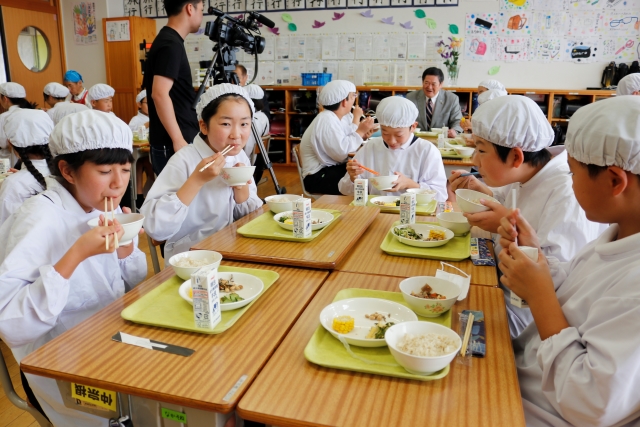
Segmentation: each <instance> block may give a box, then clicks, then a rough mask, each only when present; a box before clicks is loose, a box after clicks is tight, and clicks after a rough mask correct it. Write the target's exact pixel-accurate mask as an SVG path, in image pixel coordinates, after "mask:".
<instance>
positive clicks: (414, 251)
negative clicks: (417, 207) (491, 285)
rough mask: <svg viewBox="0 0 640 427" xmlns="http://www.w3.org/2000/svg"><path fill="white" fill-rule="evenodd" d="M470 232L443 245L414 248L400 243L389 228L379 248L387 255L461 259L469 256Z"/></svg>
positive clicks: (395, 223) (448, 259)
mask: <svg viewBox="0 0 640 427" xmlns="http://www.w3.org/2000/svg"><path fill="white" fill-rule="evenodd" d="M398 224H400V221H396V222H394V223H393V226H394V227H395V226H396V225H398ZM416 224H428V225H437V224H436V223H433V222H416ZM470 244H471V233H467V234H466V235H465V236H462V237H454V238H453V239H451V240H449V243H447V244H446V245H444V246H438V247H436V248H416V247H415V246H409V245H405V244H404V243H400V242H399V241H398V239H396V238H395V236H394V235H393V233H392V232H391V230H389V232H388V233H387V235H386V237H385V238H384V240H383V241H382V244H381V245H380V249H382V250H383V251H384V252H386V253H388V254H389V255H394V256H406V257H411V258H428V259H436V260H440V261H462V260H463V259H467V258H469V256H471V246H470Z"/></svg>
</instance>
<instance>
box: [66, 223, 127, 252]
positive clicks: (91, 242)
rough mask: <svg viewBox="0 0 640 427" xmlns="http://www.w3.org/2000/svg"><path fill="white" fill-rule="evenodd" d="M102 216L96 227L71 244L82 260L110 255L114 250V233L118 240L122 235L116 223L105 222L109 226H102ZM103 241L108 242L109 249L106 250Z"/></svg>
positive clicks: (121, 229)
mask: <svg viewBox="0 0 640 427" xmlns="http://www.w3.org/2000/svg"><path fill="white" fill-rule="evenodd" d="M104 221H105V219H104V215H100V220H99V221H98V224H99V225H98V226H97V227H95V228H92V229H91V230H89V231H87V232H86V233H84V234H83V235H82V236H80V238H79V239H78V240H76V242H75V243H74V244H73V249H74V251H76V253H78V254H82V255H83V257H82V259H87V258H90V257H92V256H94V255H101V254H110V253H113V252H114V251H115V250H116V245H115V239H114V237H113V234H114V233H118V239H120V238H121V237H122V236H123V235H124V229H123V228H122V226H121V225H120V224H119V223H118V222H117V221H116V223H115V224H112V222H111V221H109V220H108V221H107V222H108V223H109V224H108V225H104ZM105 240H108V242H109V249H107V247H106V244H105Z"/></svg>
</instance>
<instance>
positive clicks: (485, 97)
mask: <svg viewBox="0 0 640 427" xmlns="http://www.w3.org/2000/svg"><path fill="white" fill-rule="evenodd" d="M500 96H507V91H506V90H502V89H489V90H485V91H484V92H482V93H481V94H480V95H478V104H480V105H482V104H484V103H485V102H487V101H491V100H492V99H495V98H498V97H500Z"/></svg>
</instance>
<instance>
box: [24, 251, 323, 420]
mask: <svg viewBox="0 0 640 427" xmlns="http://www.w3.org/2000/svg"><path fill="white" fill-rule="evenodd" d="M223 265H225V266H239V267H249V268H259V269H269V270H274V271H276V272H278V273H279V274H280V278H279V279H278V281H276V283H274V284H273V286H272V287H271V288H270V289H269V290H268V291H267V292H266V293H265V294H264V295H263V296H262V297H261V298H260V299H259V300H258V301H256V303H255V304H254V305H253V306H252V307H251V309H250V310H249V311H248V312H247V313H246V314H245V315H244V316H243V317H242V318H240V320H238V322H237V323H236V324H235V325H234V326H233V327H231V329H229V330H228V331H225V332H223V333H222V334H219V335H204V334H198V333H190V332H185V331H178V330H172V329H164V328H159V327H153V326H145V325H140V324H135V323H131V322H128V321H125V320H124V319H122V318H121V317H120V312H121V311H122V310H123V309H124V308H125V307H127V306H129V305H130V304H131V303H133V302H134V301H136V300H138V299H139V298H140V297H141V296H143V295H144V294H146V293H147V292H149V291H150V290H151V289H153V288H155V287H156V286H157V285H159V284H160V283H163V282H164V281H166V280H168V279H169V278H171V277H172V276H173V274H174V273H173V269H172V268H171V267H169V268H167V269H166V270H164V271H163V272H162V273H160V274H157V275H155V276H154V277H152V278H151V279H149V280H147V281H145V282H144V283H142V284H140V285H139V286H137V287H136V288H135V289H134V290H132V291H131V292H129V293H128V294H126V295H125V296H124V297H123V298H121V299H119V300H118V301H115V302H114V303H113V304H111V305H109V306H108V307H106V308H105V309H103V310H102V311H100V312H99V313H97V314H96V315H95V316H93V317H91V318H89V319H88V320H86V321H84V322H83V323H81V324H80V325H78V326H77V327H75V328H73V329H71V330H69V331H67V332H65V333H64V334H62V335H61V336H59V337H57V338H56V339H54V340H53V341H51V342H49V343H47V344H45V345H44V346H43V347H41V348H40V349H38V350H36V351H35V352H33V353H32V354H30V355H29V356H27V357H26V358H25V359H23V360H22V364H21V367H22V369H23V370H24V371H25V372H28V373H30V374H34V375H41V376H44V377H50V378H55V379H59V380H63V381H70V382H78V383H81V384H84V385H90V386H94V387H100V388H105V389H107V390H113V391H119V392H121V393H125V394H132V395H135V396H141V397H145V398H148V399H152V400H157V401H161V402H167V403H173V404H176V405H184V406H186V407H190V408H196V409H203V410H208V411H216V412H221V413H228V412H230V411H232V410H233V409H234V408H235V406H236V404H237V402H238V401H239V400H240V398H241V397H242V395H243V394H244V393H245V391H246V390H247V388H248V387H249V385H250V384H251V383H252V381H253V379H254V378H255V376H256V375H257V374H258V372H260V370H261V369H262V367H263V366H264V364H265V363H266V362H267V360H268V359H269V357H271V355H272V354H273V352H274V351H275V350H276V348H277V347H278V345H279V344H280V342H281V341H282V340H283V339H284V337H285V335H286V333H287V332H288V331H289V329H290V328H291V325H292V324H293V323H294V322H295V321H296V319H297V318H298V316H299V315H300V313H302V311H303V310H304V308H305V307H306V306H307V304H308V303H309V302H310V301H311V299H312V298H313V296H314V295H315V293H316V292H317V290H318V289H319V288H320V285H321V284H322V283H323V281H324V280H325V279H326V278H327V276H328V273H327V272H323V271H316V270H302V269H296V268H287V267H278V266H264V265H256V264H245V263H238V262H223ZM176 302H177V303H184V302H182V301H181V300H180V298H179V297H177V289H176ZM118 331H122V332H126V333H128V334H132V335H136V336H140V337H146V338H150V339H153V340H158V341H162V342H166V343H169V344H175V345H179V346H183V347H187V348H191V349H194V350H196V352H195V353H194V354H193V355H192V356H190V357H181V356H176V355H172V354H167V353H163V352H160V351H149V350H147V349H144V348H140V347H135V346H131V345H126V344H122V343H119V342H115V341H112V340H111V337H112V336H113V335H114V334H115V333H116V332H118ZM242 375H247V379H246V380H245V381H244V383H243V384H242V385H241V386H240V387H239V388H238V390H237V391H236V392H235V394H233V395H232V396H231V397H229V398H228V400H224V399H223V398H225V395H226V394H227V393H228V392H229V391H230V390H231V388H232V387H233V386H234V385H235V384H236V382H237V381H238V380H239V379H240V377H241V376H242Z"/></svg>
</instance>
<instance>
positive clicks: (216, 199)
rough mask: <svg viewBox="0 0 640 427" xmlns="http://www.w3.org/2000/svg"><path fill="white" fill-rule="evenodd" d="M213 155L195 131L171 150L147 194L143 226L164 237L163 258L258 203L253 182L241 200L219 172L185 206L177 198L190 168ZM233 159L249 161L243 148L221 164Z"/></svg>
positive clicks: (227, 163)
mask: <svg viewBox="0 0 640 427" xmlns="http://www.w3.org/2000/svg"><path fill="white" fill-rule="evenodd" d="M213 155H214V152H213V150H212V149H211V147H209V145H208V144H207V143H206V142H204V141H203V140H202V138H201V137H200V135H197V136H196V137H195V139H194V140H193V144H191V145H189V146H187V147H185V148H183V149H181V150H180V151H178V152H177V153H176V154H174V155H173V156H172V157H171V159H169V162H168V163H167V166H166V167H165V168H164V169H163V170H162V173H161V174H160V176H158V178H157V179H156V181H155V182H154V183H153V186H152V187H151V189H150V190H149V194H147V198H146V200H145V202H144V204H143V205H142V208H141V212H142V214H143V215H144V216H145V220H144V229H145V231H146V232H147V234H148V235H149V236H151V237H152V238H154V239H155V240H159V241H161V240H166V241H167V243H166V245H165V247H164V253H165V259H167V260H168V259H169V258H171V257H172V256H173V255H176V254H179V253H181V252H186V251H188V250H189V248H191V246H193V245H194V244H196V243H198V242H200V241H201V240H202V239H204V238H206V237H208V236H210V235H212V234H213V233H215V232H216V231H218V230H220V229H221V228H223V227H226V226H227V225H229V224H231V223H232V222H233V221H235V220H237V219H240V218H242V217H243V216H245V215H247V214H249V213H251V212H253V211H254V210H256V209H258V208H259V207H260V206H262V200H260V198H259V197H258V194H257V189H256V184H255V183H254V182H253V180H252V181H251V184H249V198H248V199H247V200H246V201H245V202H244V203H241V204H237V203H236V202H235V200H234V199H233V189H232V188H231V187H229V186H228V185H227V184H226V183H225V182H224V181H223V180H222V177H221V176H218V177H216V178H215V179H213V180H211V181H209V182H208V183H206V184H205V185H203V186H202V188H201V189H200V192H199V193H198V195H197V196H196V197H195V198H194V199H193V201H192V202H191V204H190V205H189V206H187V205H185V204H184V203H182V202H181V201H180V199H179V198H178V196H177V195H176V193H177V191H178V190H179V189H180V188H181V187H182V186H183V185H184V183H185V182H186V181H187V178H189V176H190V175H191V174H192V173H193V172H194V170H195V169H196V166H197V165H198V163H200V162H201V161H202V159H204V158H206V157H211V156H213ZM236 163H244V164H245V165H249V159H248V158H247V155H246V154H245V153H244V151H240V153H238V154H237V155H235V156H227V157H226V158H225V167H232V166H233V165H235V164H236Z"/></svg>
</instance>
